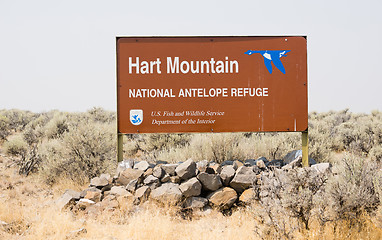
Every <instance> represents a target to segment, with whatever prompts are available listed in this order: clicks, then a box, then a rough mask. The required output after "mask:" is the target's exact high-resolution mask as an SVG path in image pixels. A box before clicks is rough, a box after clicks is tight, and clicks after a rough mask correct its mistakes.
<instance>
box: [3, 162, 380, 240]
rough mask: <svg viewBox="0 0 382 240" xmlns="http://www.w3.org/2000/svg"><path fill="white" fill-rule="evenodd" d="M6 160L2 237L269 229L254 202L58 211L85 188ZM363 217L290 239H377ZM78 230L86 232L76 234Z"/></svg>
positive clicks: (235, 234) (216, 235) (182, 235)
mask: <svg viewBox="0 0 382 240" xmlns="http://www.w3.org/2000/svg"><path fill="white" fill-rule="evenodd" d="M9 163H10V161H8V160H7V159H5V158H3V157H0V166H1V168H0V184H1V185H0V186H1V194H0V201H1V202H2V204H0V220H1V221H4V222H6V223H8V224H7V225H2V226H1V227H0V239H36V240H37V239H168V240H171V239H179V240H180V239H182V240H183V239H208V240H214V239H219V240H220V239H261V238H260V236H259V235H258V234H256V232H266V230H267V229H264V227H263V226H262V225H261V223H260V222H259V220H258V218H257V217H256V216H257V212H258V207H260V206H258V205H253V206H252V207H247V208H238V209H236V210H235V211H233V213H232V215H230V216H224V215H223V214H222V213H220V212H218V211H212V212H211V213H210V214H208V215H205V216H199V217H194V218H193V219H185V218H184V217H182V216H181V215H180V214H179V212H178V211H177V209H176V208H158V207H157V206H156V205H153V204H150V203H148V204H146V205H143V206H142V207H139V208H137V207H135V208H133V207H132V208H129V209H125V210H116V211H114V212H103V213H102V214H100V215H97V216H94V215H86V214H84V213H78V214H74V213H72V212H70V211H59V210H58V209H57V207H56V206H55V204H54V200H55V199H57V198H58V197H59V196H60V195H61V194H62V193H63V192H64V190H65V189H68V188H71V189H76V190H80V189H83V188H84V187H85V186H79V185H76V184H75V183H73V182H71V181H69V180H62V181H59V182H58V183H57V184H55V185H54V186H53V187H51V188H50V187H49V186H47V185H45V184H44V183H42V182H41V180H40V179H38V178H36V177H34V176H29V177H23V176H20V175H18V174H17V170H16V169H15V168H12V167H11V168H7V167H6V166H7V165H8V164H9ZM126 210H129V211H126ZM362 218H363V219H364V220H363V221H359V222H358V224H354V223H350V222H349V221H336V222H332V223H329V224H326V225H325V226H321V225H320V224H319V223H318V222H317V223H313V224H312V225H311V230H310V231H308V232H299V231H297V232H296V233H295V234H294V237H295V238H296V239H381V238H382V231H381V229H380V228H378V227H376V226H375V225H374V223H373V221H376V222H377V223H380V222H379V221H377V220H376V219H377V218H370V217H369V216H368V215H364V216H362ZM80 229H86V232H79V233H76V232H75V231H76V230H80ZM72 231H74V232H72ZM262 237H265V239H267V238H268V237H267V236H262ZM268 239H272V238H271V237H269V238H268Z"/></svg>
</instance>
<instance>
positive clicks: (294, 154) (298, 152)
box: [282, 150, 317, 165]
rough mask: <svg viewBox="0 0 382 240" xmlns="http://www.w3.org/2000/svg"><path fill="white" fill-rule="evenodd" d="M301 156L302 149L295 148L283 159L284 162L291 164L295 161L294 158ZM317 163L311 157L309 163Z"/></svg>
mask: <svg viewBox="0 0 382 240" xmlns="http://www.w3.org/2000/svg"><path fill="white" fill-rule="evenodd" d="M300 156H301V157H302V150H293V151H291V152H289V153H287V155H285V156H284V158H283V159H282V160H283V162H284V164H289V163H291V162H293V161H294V160H296V159H297V158H298V157H300ZM316 163H317V162H316V161H315V160H314V159H312V158H309V165H314V164H316Z"/></svg>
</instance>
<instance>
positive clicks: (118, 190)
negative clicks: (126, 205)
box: [109, 186, 129, 196]
mask: <svg viewBox="0 0 382 240" xmlns="http://www.w3.org/2000/svg"><path fill="white" fill-rule="evenodd" d="M109 194H111V195H117V196H123V195H126V194H129V192H128V191H127V190H126V189H125V188H124V187H122V186H113V187H112V188H111V189H110V192H109Z"/></svg>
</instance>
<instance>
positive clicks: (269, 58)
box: [245, 50, 290, 74]
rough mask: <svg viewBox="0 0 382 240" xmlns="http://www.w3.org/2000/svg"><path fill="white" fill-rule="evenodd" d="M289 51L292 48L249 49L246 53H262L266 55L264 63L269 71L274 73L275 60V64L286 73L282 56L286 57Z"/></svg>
mask: <svg viewBox="0 0 382 240" xmlns="http://www.w3.org/2000/svg"><path fill="white" fill-rule="evenodd" d="M288 52H290V50H260V51H257V50H248V51H246V52H245V54H248V55H252V54H254V53H260V54H261V55H262V56H263V57H264V64H265V66H266V67H267V69H268V72H269V73H272V71H273V69H272V62H273V65H275V66H276V67H277V68H278V69H279V70H280V71H281V72H282V73H284V74H285V68H284V66H283V63H282V62H281V60H280V58H282V57H286V56H287V55H286V54H287V53H288Z"/></svg>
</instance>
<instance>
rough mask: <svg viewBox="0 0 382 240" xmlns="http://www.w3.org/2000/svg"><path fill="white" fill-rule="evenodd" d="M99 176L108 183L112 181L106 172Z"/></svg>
mask: <svg viewBox="0 0 382 240" xmlns="http://www.w3.org/2000/svg"><path fill="white" fill-rule="evenodd" d="M99 177H100V178H105V179H106V180H107V181H108V182H109V184H112V183H113V178H112V177H111V176H110V174H108V173H102V174H101V175H100V176H99Z"/></svg>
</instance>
